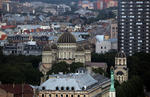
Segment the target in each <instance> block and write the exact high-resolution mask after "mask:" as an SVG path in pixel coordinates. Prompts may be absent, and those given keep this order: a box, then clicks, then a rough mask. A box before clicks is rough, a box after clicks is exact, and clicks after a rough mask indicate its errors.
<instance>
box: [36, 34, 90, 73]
mask: <svg viewBox="0 0 150 97" xmlns="http://www.w3.org/2000/svg"><path fill="white" fill-rule="evenodd" d="M60 61H65V62H67V63H69V64H71V63H72V62H81V63H83V64H85V62H90V61H91V51H90V48H89V47H88V46H78V45H77V42H76V38H75V37H74V36H73V35H72V34H71V33H70V32H64V33H63V34H62V35H61V36H60V37H59V38H58V41H57V44H53V45H51V46H47V47H45V48H44V51H43V52H42V63H40V67H39V69H40V71H41V72H42V73H44V74H45V73H46V72H47V71H49V70H50V69H51V67H52V64H53V63H55V62H60Z"/></svg>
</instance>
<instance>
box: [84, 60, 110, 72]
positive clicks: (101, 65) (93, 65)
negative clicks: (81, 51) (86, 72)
mask: <svg viewBox="0 0 150 97" xmlns="http://www.w3.org/2000/svg"><path fill="white" fill-rule="evenodd" d="M85 64H86V67H87V68H88V69H90V68H91V70H92V69H97V68H101V69H103V70H104V71H105V72H106V71H107V63H105V62H86V63H85Z"/></svg>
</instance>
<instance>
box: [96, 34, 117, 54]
mask: <svg viewBox="0 0 150 97" xmlns="http://www.w3.org/2000/svg"><path fill="white" fill-rule="evenodd" d="M96 39H97V41H96V44H95V46H96V48H95V52H96V53H99V54H100V53H106V52H109V51H110V50H117V39H108V40H106V39H105V38H104V35H97V36H96Z"/></svg>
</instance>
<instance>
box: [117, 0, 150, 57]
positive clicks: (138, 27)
mask: <svg viewBox="0 0 150 97" xmlns="http://www.w3.org/2000/svg"><path fill="white" fill-rule="evenodd" d="M149 32H150V0H119V6H118V48H119V51H123V52H125V53H126V54H127V55H129V56H132V55H133V54H134V53H136V52H145V53H149V52H150V39H149V38H150V34H149Z"/></svg>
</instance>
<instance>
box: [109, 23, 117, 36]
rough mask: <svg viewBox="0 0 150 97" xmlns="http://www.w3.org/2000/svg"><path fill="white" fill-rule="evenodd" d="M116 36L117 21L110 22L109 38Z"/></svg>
mask: <svg viewBox="0 0 150 97" xmlns="http://www.w3.org/2000/svg"><path fill="white" fill-rule="evenodd" d="M117 37H118V25H117V23H112V24H111V30H110V38H117Z"/></svg>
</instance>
